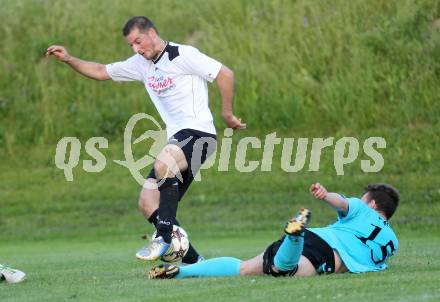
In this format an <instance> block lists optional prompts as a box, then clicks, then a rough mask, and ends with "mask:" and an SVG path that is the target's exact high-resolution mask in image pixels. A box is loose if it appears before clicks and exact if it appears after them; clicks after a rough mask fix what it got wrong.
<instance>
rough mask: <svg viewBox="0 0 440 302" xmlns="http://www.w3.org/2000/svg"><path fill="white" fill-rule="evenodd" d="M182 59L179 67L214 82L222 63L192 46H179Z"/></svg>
mask: <svg viewBox="0 0 440 302" xmlns="http://www.w3.org/2000/svg"><path fill="white" fill-rule="evenodd" d="M179 50H180V54H181V59H180V61H179V63H178V64H179V67H180V68H181V69H182V70H183V71H184V72H186V73H188V74H195V75H198V76H200V77H202V78H203V79H205V80H207V81H209V82H212V81H214V80H215V78H216V77H217V75H218V73H219V71H220V68H221V67H222V64H221V63H220V62H218V61H216V60H214V59H213V58H210V57H208V56H207V55H205V54H204V53H201V52H200V51H199V50H198V49H197V48H194V47H192V46H187V45H184V46H181V47H179Z"/></svg>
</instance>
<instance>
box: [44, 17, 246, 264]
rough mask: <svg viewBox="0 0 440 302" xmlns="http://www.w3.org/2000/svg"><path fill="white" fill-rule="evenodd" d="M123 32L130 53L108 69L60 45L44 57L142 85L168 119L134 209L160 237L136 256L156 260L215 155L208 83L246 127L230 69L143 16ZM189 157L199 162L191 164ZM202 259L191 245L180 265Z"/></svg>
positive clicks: (229, 114)
mask: <svg viewBox="0 0 440 302" xmlns="http://www.w3.org/2000/svg"><path fill="white" fill-rule="evenodd" d="M122 31H123V35H124V37H125V40H126V42H127V43H128V45H129V46H130V47H131V48H132V49H133V51H134V52H135V55H133V56H132V57H130V58H128V59H126V60H125V61H121V62H115V63H112V64H108V65H104V64H100V63H95V62H89V61H84V60H81V59H78V58H75V57H73V56H71V55H70V54H69V53H68V52H67V50H66V48H65V47H63V46H59V45H52V46H50V47H49V48H48V49H47V52H46V55H53V56H55V57H56V58H57V59H59V60H60V61H62V62H64V63H66V64H68V65H69V66H70V67H72V68H73V69H74V70H75V71H77V72H79V73H80V74H82V75H84V76H86V77H89V78H92V79H95V80H109V79H112V80H114V81H140V82H143V84H144V87H145V89H146V91H147V92H148V94H149V96H150V98H151V100H152V101H153V103H154V105H155V106H156V108H157V110H158V112H159V114H160V116H161V118H162V119H163V121H164V122H165V124H166V128H167V137H168V139H169V140H168V144H167V145H166V146H165V147H164V148H163V149H162V150H161V152H160V153H159V155H158V156H157V158H156V161H155V163H154V167H153V169H152V170H151V172H150V173H149V175H148V176H147V179H146V183H145V185H144V187H143V189H142V191H141V194H140V198H139V208H140V210H141V212H142V213H143V215H144V216H145V217H146V218H147V219H148V221H149V222H151V223H152V224H154V225H155V226H156V229H157V237H156V238H154V239H153V240H152V241H151V242H150V244H149V245H147V246H146V247H144V248H142V249H141V250H139V251H138V252H137V253H136V257H137V258H139V259H142V260H156V259H158V258H160V257H161V256H162V255H163V254H165V253H166V252H167V251H168V250H169V249H170V248H171V247H170V246H171V245H170V242H171V234H172V228H173V225H174V224H178V222H177V221H176V213H177V204H178V202H179V201H180V200H181V198H182V197H183V195H184V194H185V192H186V190H187V189H188V187H189V185H190V184H191V182H192V181H193V178H194V175H195V174H196V172H197V170H198V168H199V167H200V165H201V164H202V163H203V162H204V161H205V160H206V158H207V157H208V156H209V155H210V154H211V153H213V151H214V150H215V144H216V131H215V128H214V123H213V118H212V114H211V111H210V109H209V106H208V85H207V82H213V81H215V82H216V84H217V87H218V89H219V91H220V95H221V98H222V116H223V118H224V120H225V122H226V124H227V126H228V127H230V128H233V129H244V128H245V127H246V125H245V124H244V123H242V122H241V119H239V118H237V117H235V116H234V114H233V111H232V103H233V95H234V74H233V72H232V71H231V70H230V69H229V68H228V67H226V66H224V65H222V64H221V63H220V62H218V61H216V60H214V59H212V58H210V57H208V56H206V55H205V54H203V53H201V52H200V51H199V50H197V49H196V48H194V47H192V46H188V45H180V44H177V43H172V42H166V41H164V40H163V39H162V38H161V37H160V36H159V33H158V30H157V29H156V27H155V26H154V24H153V23H152V22H151V20H149V19H148V18H146V17H133V18H131V19H130V20H128V22H127V23H126V24H125V26H124V28H123V30H122ZM194 156H198V157H199V158H198V159H196V160H194V158H193V157H194ZM194 163H195V164H194ZM177 176H180V177H177ZM200 259H202V258H201V256H200V255H199V254H198V253H197V252H196V251H195V249H194V248H193V247H192V246H190V249H189V251H188V253H187V254H186V255H185V257H184V258H183V262H185V263H195V262H197V261H199V260H200Z"/></svg>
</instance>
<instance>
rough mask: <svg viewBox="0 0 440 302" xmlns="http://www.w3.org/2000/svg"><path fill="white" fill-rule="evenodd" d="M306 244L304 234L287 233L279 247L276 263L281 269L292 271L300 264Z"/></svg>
mask: <svg viewBox="0 0 440 302" xmlns="http://www.w3.org/2000/svg"><path fill="white" fill-rule="evenodd" d="M303 246H304V237H303V236H292V235H287V236H286V237H284V240H283V243H282V244H281V246H280V248H279V249H278V251H277V253H276V255H275V259H274V264H275V266H276V268H277V269H278V270H280V271H284V272H286V271H291V270H293V269H294V268H295V266H296V265H298V261H299V258H300V257H301V254H302V250H303Z"/></svg>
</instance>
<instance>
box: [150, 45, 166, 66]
mask: <svg viewBox="0 0 440 302" xmlns="http://www.w3.org/2000/svg"><path fill="white" fill-rule="evenodd" d="M168 43H169V42H167V41H165V47H164V48H163V50H162V52H161V53H160V55H159V56H158V57H157V59H155V60H153V63H154V64H157V62H159V60H160V59H161V58H162V57H163V54H164V53H165V52H166V51H167V48H168Z"/></svg>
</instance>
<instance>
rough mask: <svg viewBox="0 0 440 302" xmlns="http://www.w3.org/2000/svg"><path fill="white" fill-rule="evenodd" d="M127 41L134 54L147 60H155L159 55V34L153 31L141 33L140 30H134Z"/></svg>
mask: <svg viewBox="0 0 440 302" xmlns="http://www.w3.org/2000/svg"><path fill="white" fill-rule="evenodd" d="M125 40H126V41H127V43H128V45H130V47H131V48H132V49H133V51H134V52H136V53H138V54H140V55H141V56H143V57H144V58H145V59H147V60H153V59H154V58H155V57H156V56H157V55H158V51H157V47H156V46H157V45H156V40H157V34H156V32H155V31H154V30H153V29H149V30H147V31H143V32H141V31H139V29H138V28H133V29H132V30H131V32H130V33H129V34H128V35H127V36H126V37H125Z"/></svg>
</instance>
